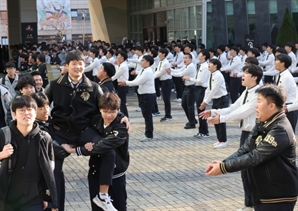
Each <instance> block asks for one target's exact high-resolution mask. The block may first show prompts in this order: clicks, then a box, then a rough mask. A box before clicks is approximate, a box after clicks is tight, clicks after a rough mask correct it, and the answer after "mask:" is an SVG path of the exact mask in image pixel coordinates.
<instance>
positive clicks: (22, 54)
mask: <svg viewBox="0 0 298 211" xmlns="http://www.w3.org/2000/svg"><path fill="white" fill-rule="evenodd" d="M20 58H23V59H25V61H28V55H27V54H24V53H21V54H20Z"/></svg>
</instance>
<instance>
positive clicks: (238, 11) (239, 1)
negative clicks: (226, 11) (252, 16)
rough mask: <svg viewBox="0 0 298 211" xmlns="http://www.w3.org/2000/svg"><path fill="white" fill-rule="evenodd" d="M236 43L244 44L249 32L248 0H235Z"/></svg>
mask: <svg viewBox="0 0 298 211" xmlns="http://www.w3.org/2000/svg"><path fill="white" fill-rule="evenodd" d="M233 7H234V17H235V20H234V21H235V23H234V27H235V28H234V29H235V44H237V43H240V44H242V45H244V41H245V38H244V36H245V35H246V34H248V20H247V3H246V0H233Z"/></svg>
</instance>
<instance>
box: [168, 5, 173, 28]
mask: <svg viewBox="0 0 298 211" xmlns="http://www.w3.org/2000/svg"><path fill="white" fill-rule="evenodd" d="M167 28H168V30H173V29H174V17H173V10H168V11H167Z"/></svg>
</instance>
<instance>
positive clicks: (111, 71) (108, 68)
mask: <svg viewBox="0 0 298 211" xmlns="http://www.w3.org/2000/svg"><path fill="white" fill-rule="evenodd" d="M102 66H103V70H104V71H105V72H106V73H107V75H108V76H109V78H111V77H113V76H114V75H115V73H116V69H115V66H114V65H113V64H111V63H110V62H104V63H102Z"/></svg>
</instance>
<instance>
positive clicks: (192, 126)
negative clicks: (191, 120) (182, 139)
mask: <svg viewBox="0 0 298 211" xmlns="http://www.w3.org/2000/svg"><path fill="white" fill-rule="evenodd" d="M192 128H196V126H195V125H185V127H184V129H192Z"/></svg>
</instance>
